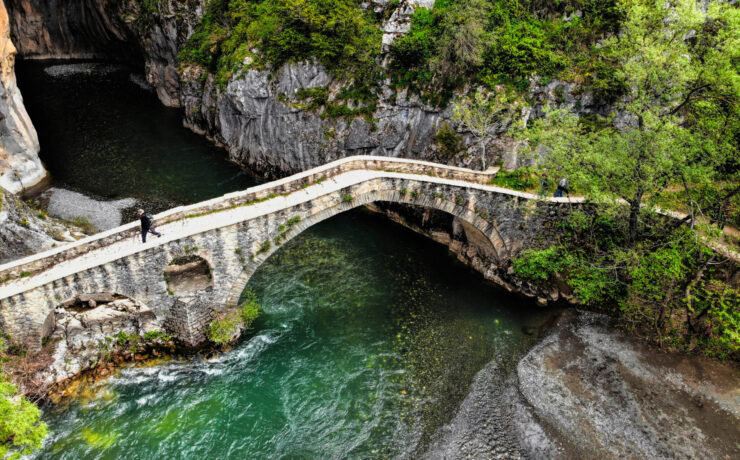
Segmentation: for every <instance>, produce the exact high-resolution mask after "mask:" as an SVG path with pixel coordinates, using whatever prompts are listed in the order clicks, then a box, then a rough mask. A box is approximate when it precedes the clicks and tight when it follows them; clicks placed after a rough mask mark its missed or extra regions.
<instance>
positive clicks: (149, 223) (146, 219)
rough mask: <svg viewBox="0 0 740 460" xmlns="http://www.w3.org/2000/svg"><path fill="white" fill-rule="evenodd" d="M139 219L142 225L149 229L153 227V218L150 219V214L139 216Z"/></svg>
mask: <svg viewBox="0 0 740 460" xmlns="http://www.w3.org/2000/svg"><path fill="white" fill-rule="evenodd" d="M141 218H142V219H143V221H144V223H146V225H147V226H148V227H149V228H152V225H154V217H152V215H151V214H149V213H148V212H147V213H144V215H143V216H141Z"/></svg>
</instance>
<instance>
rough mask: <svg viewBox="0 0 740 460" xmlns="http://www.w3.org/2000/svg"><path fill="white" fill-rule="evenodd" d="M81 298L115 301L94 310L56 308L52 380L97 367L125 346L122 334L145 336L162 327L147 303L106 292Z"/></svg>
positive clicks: (48, 375) (49, 374)
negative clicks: (102, 360)
mask: <svg viewBox="0 0 740 460" xmlns="http://www.w3.org/2000/svg"><path fill="white" fill-rule="evenodd" d="M81 297H84V298H85V299H99V300H101V301H103V300H106V301H107V299H108V298H110V299H111V301H110V302H108V303H105V304H103V305H100V306H97V307H95V308H93V309H90V310H84V311H75V310H69V309H67V308H64V307H59V308H57V309H56V310H55V311H54V315H55V318H56V324H57V327H56V329H55V330H54V332H53V333H52V334H51V340H52V341H53V342H54V352H53V358H54V362H53V363H52V364H51V366H50V367H49V369H47V370H46V371H44V378H45V380H46V381H47V382H48V383H54V382H59V381H62V380H66V379H69V378H71V377H74V376H76V375H78V374H79V373H80V372H82V371H84V370H86V369H89V368H91V367H94V366H96V365H97V364H98V362H99V361H100V360H101V358H103V357H105V356H106V355H107V354H110V353H112V352H114V351H116V349H118V348H120V347H122V346H123V345H124V344H122V343H120V342H119V341H118V336H119V334H121V333H123V334H125V337H133V336H138V337H143V336H144V335H145V334H146V333H148V332H154V331H160V330H161V324H160V321H159V320H158V319H157V317H156V316H155V315H154V313H153V312H152V311H151V310H150V309H149V308H148V307H147V306H146V305H142V304H138V303H136V302H134V301H132V300H130V299H125V298H124V299H121V298H118V299H113V298H112V296H108V295H104V294H92V295H88V296H79V297H78V299H77V300H78V301H79V300H80V298H81Z"/></svg>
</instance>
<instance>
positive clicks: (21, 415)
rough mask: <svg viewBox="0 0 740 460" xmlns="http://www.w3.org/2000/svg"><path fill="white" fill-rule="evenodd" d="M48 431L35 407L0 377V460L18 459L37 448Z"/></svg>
mask: <svg viewBox="0 0 740 460" xmlns="http://www.w3.org/2000/svg"><path fill="white" fill-rule="evenodd" d="M47 433H48V428H47V426H46V424H45V423H43V422H42V421H41V411H40V410H39V408H38V407H36V405H35V404H33V403H31V402H30V401H28V400H27V399H26V397H25V396H20V395H18V388H17V387H16V386H15V385H13V384H12V383H10V382H8V380H7V379H6V378H5V376H3V375H0V458H2V459H6V458H7V459H19V458H20V457H21V455H28V454H30V453H31V452H33V451H34V450H36V449H39V448H40V447H41V441H43V439H44V438H45V437H46V435H47Z"/></svg>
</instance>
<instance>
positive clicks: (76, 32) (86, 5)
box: [4, 0, 139, 60]
mask: <svg viewBox="0 0 740 460" xmlns="http://www.w3.org/2000/svg"><path fill="white" fill-rule="evenodd" d="M4 1H5V3H6V6H7V7H8V11H9V13H10V17H11V27H12V36H13V39H14V40H15V42H16V47H17V48H18V52H19V53H20V55H21V56H22V57H24V58H27V59H87V58H109V59H110V58H115V59H117V60H133V59H136V58H137V57H138V55H139V49H138V47H137V46H136V42H135V40H134V36H133V34H132V33H131V31H130V30H129V29H128V28H127V27H125V26H124V25H123V22H122V21H121V20H120V16H119V8H120V6H121V2H120V1H118V0H4Z"/></svg>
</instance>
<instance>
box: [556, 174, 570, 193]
mask: <svg viewBox="0 0 740 460" xmlns="http://www.w3.org/2000/svg"><path fill="white" fill-rule="evenodd" d="M569 189H570V181H568V178H566V177H563V178H562V179H560V180H559V181H558V189H557V190H555V197H556V198H559V197H562V196H563V194H565V195H567V196H568V198H570V193H568V191H569Z"/></svg>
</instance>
